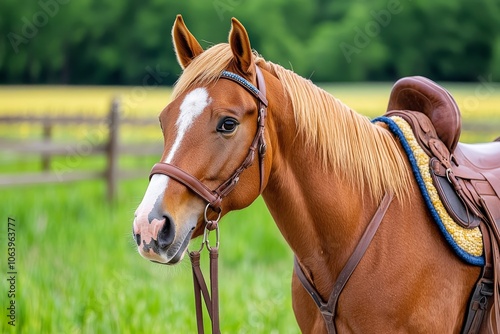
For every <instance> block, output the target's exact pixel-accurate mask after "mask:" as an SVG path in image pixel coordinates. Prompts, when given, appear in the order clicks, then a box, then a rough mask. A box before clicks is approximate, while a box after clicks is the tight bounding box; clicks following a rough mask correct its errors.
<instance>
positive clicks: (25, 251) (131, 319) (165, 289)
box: [0, 84, 500, 334]
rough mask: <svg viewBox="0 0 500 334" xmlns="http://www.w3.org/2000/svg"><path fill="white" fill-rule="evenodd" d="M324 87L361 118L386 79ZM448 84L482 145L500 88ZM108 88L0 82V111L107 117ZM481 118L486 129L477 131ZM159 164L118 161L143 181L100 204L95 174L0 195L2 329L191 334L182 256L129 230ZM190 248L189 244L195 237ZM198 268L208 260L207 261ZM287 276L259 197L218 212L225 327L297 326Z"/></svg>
mask: <svg viewBox="0 0 500 334" xmlns="http://www.w3.org/2000/svg"><path fill="white" fill-rule="evenodd" d="M495 87H496V86H495ZM326 88H327V89H328V90H329V91H331V92H332V93H333V94H334V95H335V96H337V97H339V98H340V99H341V100H343V101H344V102H345V103H346V104H348V105H350V106H352V108H353V109H355V110H358V111H359V112H361V113H363V114H366V115H368V116H369V117H375V116H378V115H380V114H382V113H383V111H384V109H385V105H386V104H387V98H388V96H389V92H390V85H388V84H361V85H329V86H328V87H326ZM449 88H450V90H451V91H452V93H453V94H454V95H455V96H456V98H457V102H458V103H459V105H460V104H462V105H463V108H462V110H463V114H464V123H466V124H475V125H479V126H475V127H471V130H465V131H464V136H463V137H462V140H464V141H468V142H474V141H487V140H492V139H494V138H495V137H496V136H498V135H500V130H499V129H500V111H499V110H498V106H500V89H496V91H495V93H494V94H491V95H490V96H484V94H483V95H477V94H475V93H474V90H475V88H477V86H475V85H451V87H449ZM86 89H87V90H86ZM117 91H119V92H121V94H124V95H125V97H127V96H130V89H128V88H127V89H125V88H109V89H99V88H85V87H79V88H74V89H72V88H70V87H68V88H66V87H49V88H47V87H45V88H42V89H39V90H37V89H36V87H30V88H29V89H25V88H23V87H7V88H6V87H3V88H0V98H1V100H2V104H3V106H2V107H0V114H16V113H17V112H18V111H23V110H26V109H25V108H26V104H25V103H24V102H26V101H29V103H28V104H27V105H28V106H29V105H33V106H34V105H36V110H35V111H36V113H38V114H45V113H47V112H49V113H51V112H52V113H59V112H60V111H61V110H66V108H69V109H67V110H68V111H67V113H69V114H77V113H79V109H78V103H79V102H82V103H84V105H85V104H89V105H88V108H87V109H85V110H87V111H89V110H90V111H89V113H90V114H93V113H94V114H100V115H104V114H105V113H106V108H107V103H108V101H109V98H110V96H112V95H114V94H116V92H117ZM99 94H101V95H99ZM127 94H128V95H127ZM168 94H169V90H157V91H150V92H148V96H147V101H148V103H147V104H146V103H144V104H141V106H140V107H138V108H137V109H134V110H133V111H130V110H129V111H128V113H129V115H132V116H134V117H135V116H137V117H139V116H140V117H156V115H157V114H158V113H159V111H160V110H161V109H162V108H163V105H164V104H165V101H164V100H165V96H167V95H168ZM31 96H38V97H37V99H38V101H36V103H35V102H34V101H33V100H32V99H31V100H30V98H31ZM93 96H97V97H96V98H95V99H94V98H91V97H93ZM149 98H150V99H151V101H150V99H149ZM474 102H478V104H474ZM44 106H45V107H46V108H47V109H44ZM467 106H469V107H471V108H469V109H468V108H467ZM461 107H462V106H461ZM472 107H474V108H472ZM141 108H142V109H141ZM47 110H48V111H47ZM87 111H85V112H87ZM481 124H487V125H488V127H485V129H486V130H485V129H483V128H481ZM99 131H100V130H99V129H95V128H88V127H84V126H77V127H74V128H70V129H68V128H62V127H59V128H55V129H54V137H55V140H57V141H62V142H66V141H74V140H85V139H86V138H87V139H92V140H94V139H95V138H96V137H99V135H100V132H99ZM0 133H1V135H2V136H4V135H7V136H10V137H13V138H21V139H22V138H30V137H31V138H37V137H38V136H39V135H40V133H41V130H40V129H39V128H38V129H37V128H36V127H35V128H33V127H29V126H26V125H22V126H20V127H15V126H14V127H13V126H8V127H5V126H3V127H0ZM121 138H122V140H124V141H125V142H132V143H133V142H137V141H144V144H145V145H147V143H148V142H153V141H155V142H158V141H161V140H162V137H161V133H160V130H159V128H158V127H154V128H147V129H142V130H141V131H138V130H137V129H136V128H134V127H132V126H126V127H123V129H121ZM95 140H97V139H95ZM66 159H68V157H66V156H62V157H55V158H54V160H53V165H54V164H56V163H58V162H60V163H63V164H64V163H65V162H66ZM157 159H158V157H146V158H143V157H141V158H134V157H126V158H122V159H121V161H120V165H121V167H125V166H127V167H134V168H142V169H144V177H143V178H142V179H137V180H132V181H122V182H120V187H119V189H120V191H119V196H118V198H117V199H116V201H115V202H114V203H112V204H110V203H108V202H106V201H105V200H104V199H105V194H106V189H105V183H104V182H102V181H99V180H97V181H86V182H78V183H71V184H51V185H39V186H28V187H10V188H3V189H1V190H0V222H1V224H0V309H1V311H0V333H29V334H31V333H142V332H148V333H193V332H195V331H196V322H195V314H194V301H193V287H192V278H191V271H190V264H189V260H188V259H185V260H184V261H183V262H182V263H181V264H180V265H178V266H175V267H167V266H161V265H158V264H153V263H151V262H148V261H146V260H144V259H143V258H141V257H140V256H139V255H138V253H137V251H136V246H135V244H134V242H133V239H132V236H131V229H132V219H133V213H134V210H135V209H136V207H137V205H138V204H139V202H140V200H141V199H142V196H143V194H144V192H145V189H146V187H147V175H148V172H149V170H150V168H151V166H152V165H153V163H154V162H156V160H157ZM104 164H105V160H104V157H92V158H90V157H86V156H83V159H81V160H80V161H78V162H77V163H75V166H73V167H75V168H78V169H100V168H102V167H103V166H104ZM39 168H40V159H39V157H35V156H32V157H19V156H16V155H15V154H9V155H6V154H4V153H1V152H0V173H10V172H27V171H36V170H39ZM9 217H11V218H14V219H15V221H16V266H17V268H16V269H17V272H18V274H17V282H16V283H17V285H16V298H15V301H16V316H17V318H16V327H14V328H13V327H11V326H9V325H8V323H7V321H8V318H7V317H6V314H7V303H8V301H9V299H8V298H6V296H7V290H8V282H7V280H6V279H7V271H8V270H7V263H6V262H7V256H6V252H7V237H6V232H7V220H8V218H9ZM194 244H195V245H196V246H197V245H198V244H199V241H194ZM203 255H205V256H206V255H207V254H206V253H205V254H203ZM204 260H206V257H204ZM206 265H207V264H206V261H205V262H204V266H205V268H206ZM291 273H292V254H291V251H290V250H289V248H288V246H287V245H286V244H285V242H284V241H283V239H282V237H281V235H280V233H279V231H278V229H277V227H276V226H275V225H274V223H273V221H272V219H271V217H270V215H269V213H268V212H267V209H266V208H265V205H264V203H263V201H262V200H261V199H259V200H257V201H256V202H255V203H254V204H253V205H252V206H251V207H250V208H247V209H245V210H242V211H239V212H234V213H231V214H229V215H228V216H227V217H225V218H224V219H223V221H222V222H221V251H220V286H221V289H220V304H221V327H222V331H223V332H225V333H298V332H299V331H298V328H297V325H296V322H295V318H294V316H293V312H292V307H291V297H290V278H291ZM205 318H207V317H205ZM207 332H210V331H209V330H208V331H207Z"/></svg>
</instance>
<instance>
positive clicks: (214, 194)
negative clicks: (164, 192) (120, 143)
mask: <svg viewBox="0 0 500 334" xmlns="http://www.w3.org/2000/svg"><path fill="white" fill-rule="evenodd" d="M255 71H256V74H257V87H255V86H254V85H252V84H251V83H250V82H249V81H248V80H246V79H245V78H243V77H241V76H239V75H238V74H235V73H232V72H228V71H223V72H222V73H221V75H220V78H221V79H228V80H231V81H234V82H236V83H237V84H239V85H240V86H241V87H243V88H245V89H246V90H247V91H248V92H249V93H251V94H252V95H253V96H255V97H256V98H257V100H258V106H259V109H258V117H257V132H256V133H255V137H254V138H253V140H252V143H251V145H250V147H249V149H248V154H247V156H246V158H245V160H243V162H242V163H241V165H240V166H239V167H238V168H237V169H236V170H235V171H234V173H233V174H232V175H231V176H230V177H229V178H228V179H227V180H226V181H225V182H223V183H222V184H221V185H220V186H218V187H217V188H216V189H215V190H210V189H209V188H208V187H207V186H206V185H204V184H203V183H202V182H201V181H200V180H198V179H197V178H196V177H194V176H193V175H191V174H189V173H187V172H185V171H183V170H182V169H180V168H179V167H177V166H174V165H172V164H169V163H165V162H158V163H156V164H155V165H154V166H153V169H152V170H151V173H150V176H149V179H150V180H151V178H152V177H153V175H155V174H163V175H166V176H169V177H171V178H173V179H175V180H176V181H177V182H180V183H182V184H183V185H184V186H186V187H187V188H189V189H191V190H192V191H193V192H195V193H196V194H197V195H198V196H200V197H201V198H203V199H204V200H205V201H206V202H207V203H208V206H210V207H211V208H212V210H214V211H217V212H220V211H221V203H222V199H223V198H224V197H226V196H227V195H228V194H229V193H230V192H231V191H232V190H233V189H234V187H235V186H236V184H237V183H238V181H239V178H240V174H241V173H242V172H243V171H244V170H245V169H247V168H248V167H250V166H251V165H252V164H253V161H254V159H255V152H256V151H257V152H258V155H259V168H260V190H259V191H260V192H262V189H263V186H264V155H265V153H266V143H265V139H264V126H265V119H266V114H267V99H266V84H265V82H264V76H263V75H262V71H261V70H260V68H259V67H257V66H256V67H255Z"/></svg>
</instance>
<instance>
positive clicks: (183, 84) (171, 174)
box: [133, 15, 271, 264]
mask: <svg viewBox="0 0 500 334" xmlns="http://www.w3.org/2000/svg"><path fill="white" fill-rule="evenodd" d="M172 37H173V44H174V47H175V52H176V55H177V60H178V62H179V65H180V66H181V67H182V69H183V70H184V71H183V74H182V76H181V77H180V78H179V81H178V82H177V84H176V86H175V89H174V91H173V95H172V101H171V103H169V104H168V105H167V106H166V107H165V109H164V110H163V111H162V112H161V114H160V116H159V120H160V126H161V129H162V131H163V136H164V151H163V155H162V157H161V162H160V163H158V164H156V165H155V167H154V168H153V170H152V173H151V177H150V183H149V186H148V188H147V190H146V193H145V195H144V198H143V200H142V202H141V203H140V205H139V207H138V208H137V210H136V212H135V218H134V223H133V235H134V238H135V241H136V243H137V246H138V250H139V253H140V254H141V255H142V256H143V257H145V258H146V259H149V260H151V261H155V262H160V263H165V264H175V263H177V262H179V261H180V260H181V259H182V258H183V256H184V254H185V251H186V249H187V247H188V244H189V241H190V239H191V238H194V237H197V236H199V235H201V234H202V233H203V231H204V228H205V224H204V223H205V222H206V221H213V220H214V219H215V220H217V221H218V219H219V218H220V217H221V216H223V215H224V214H226V213H227V212H229V211H232V210H236V209H241V208H244V207H246V206H248V205H250V204H251V203H252V202H253V201H254V200H255V199H256V198H257V197H258V196H259V194H260V193H261V192H262V190H263V188H264V187H265V183H266V181H267V178H268V176H269V171H266V170H265V168H263V166H264V165H265V162H264V159H266V160H267V159H269V157H270V155H271V150H270V149H267V154H266V157H264V155H263V153H264V151H265V149H266V145H265V142H266V141H267V140H266V138H265V136H267V134H265V133H264V124H265V109H266V107H267V100H266V98H265V96H264V94H265V92H264V93H263V91H264V90H262V91H260V90H259V89H258V88H257V87H258V86H259V83H260V86H261V87H260V88H261V89H262V88H263V87H262V86H264V81H263V75H262V72H261V70H260V69H258V68H257V66H256V63H255V55H254V54H253V53H252V49H251V47H250V42H249V38H248V34H247V32H246V30H245V28H244V27H243V26H242V25H241V23H240V22H239V21H238V20H236V19H234V18H233V19H232V28H231V31H230V34H229V43H228V44H218V45H215V46H213V47H211V48H210V49H208V50H206V51H204V50H203V48H202V47H201V46H200V44H199V43H198V41H197V40H196V38H195V37H194V36H193V35H192V34H191V32H190V31H189V30H188V29H187V27H186V25H185V24H184V21H183V19H182V17H181V16H180V15H179V16H177V19H176V21H175V23H174V26H173V29H172ZM221 78H223V79H229V80H221ZM257 160H259V161H261V162H260V163H259V161H257ZM243 171H244V172H243ZM266 172H267V174H266ZM259 180H260V182H259ZM236 184H237V187H236Z"/></svg>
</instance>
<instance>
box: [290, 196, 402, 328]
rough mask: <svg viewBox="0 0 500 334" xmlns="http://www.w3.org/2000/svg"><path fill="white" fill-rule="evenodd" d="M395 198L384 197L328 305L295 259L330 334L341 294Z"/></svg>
mask: <svg viewBox="0 0 500 334" xmlns="http://www.w3.org/2000/svg"><path fill="white" fill-rule="evenodd" d="M393 197H394V195H393V194H392V193H386V194H385V195H384V198H383V199H382V201H381V202H380V205H379V207H378V209H377V211H376V212H375V215H374V216H373V218H372V220H371V221H370V223H368V226H367V227H366V230H365V232H364V233H363V236H362V237H361V239H360V240H359V242H358V245H357V246H356V248H355V249H354V252H353V253H352V254H351V257H350V258H349V260H348V261H347V263H346V264H345V266H344V268H343V269H342V271H341V272H340V275H339V276H338V278H337V281H336V282H335V284H334V286H333V291H332V293H331V294H330V298H329V299H328V303H325V302H324V301H323V300H322V298H321V295H320V294H319V293H318V291H317V290H316V288H315V287H314V284H313V283H312V282H311V281H310V280H309V279H308V278H307V276H306V275H305V274H304V271H303V269H302V266H301V265H300V263H299V260H298V259H297V257H296V256H295V257H294V268H295V274H296V275H297V277H298V278H299V280H300V282H301V283H302V286H303V287H304V289H306V291H307V292H308V293H309V295H310V296H311V298H312V299H313V301H314V303H316V305H317V306H318V308H319V310H320V312H321V314H322V315H323V319H324V320H325V324H326V328H327V330H328V333H329V334H335V333H336V332H337V331H336V329H335V314H336V311H337V304H338V299H339V297H340V293H341V292H342V290H343V289H344V286H345V285H346V283H347V281H348V280H349V278H350V277H351V275H352V273H353V272H354V270H355V269H356V267H357V265H358V263H359V261H361V258H362V257H363V255H364V254H365V252H366V250H367V249H368V246H369V245H370V243H371V241H372V239H373V237H374V236H375V233H376V232H377V229H378V227H379V226H380V223H381V222H382V219H383V218H384V216H385V213H386V212H387V209H388V208H389V206H390V204H391V202H392V199H393Z"/></svg>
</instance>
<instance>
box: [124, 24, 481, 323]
mask: <svg viewBox="0 0 500 334" xmlns="http://www.w3.org/2000/svg"><path fill="white" fill-rule="evenodd" d="M172 35H173V43H174V46H175V52H176V55H177V59H178V62H179V64H180V66H181V67H182V68H183V70H184V71H183V74H182V75H181V77H180V78H179V80H178V82H177V83H176V86H175V88H174V91H173V96H172V102H171V103H170V104H168V105H167V106H166V108H165V109H164V110H163V111H162V112H161V114H160V117H159V119H160V123H161V128H162V131H163V135H164V145H165V149H164V152H163V156H162V157H161V162H162V163H163V165H165V166H175V168H174V167H169V168H170V173H171V174H172V173H174V172H173V171H172V170H173V169H177V168H178V170H180V171H181V172H179V173H180V174H183V175H184V176H181V177H179V178H176V177H171V176H172V175H171V174H170V176H167V175H169V174H168V173H160V172H157V173H152V177H151V179H150V183H149V186H148V188H147V190H146V193H145V195H144V198H143V200H142V202H141V204H140V205H139V207H138V209H137V211H136V213H135V219H134V224H133V234H134V238H135V239H136V242H137V244H138V251H139V253H140V254H141V255H142V256H143V257H145V258H146V259H149V260H151V261H155V262H159V263H165V264H176V263H178V262H179V261H181V259H182V258H183V256H184V254H185V252H186V249H187V246H188V244H189V241H190V239H192V238H194V237H197V236H199V235H201V234H202V233H203V231H204V227H205V219H204V215H207V212H206V211H205V210H206V209H207V208H209V207H211V208H216V209H218V208H220V209H221V212H220V213H221V215H224V214H226V213H227V212H229V211H231V210H237V209H242V208H245V207H247V206H248V205H250V204H251V203H252V202H253V201H254V200H255V199H256V198H257V197H258V196H259V195H260V194H262V196H263V198H264V200H265V202H266V205H267V207H268V209H269V211H270V212H271V214H272V216H273V218H274V220H275V222H276V224H277V226H278V227H279V229H280V231H281V233H282V234H283V237H284V238H285V240H286V241H287V243H288V244H289V246H290V247H291V249H292V250H293V252H294V254H295V256H296V258H297V261H298V263H300V266H301V268H302V269H303V271H304V273H305V275H306V276H307V278H308V279H309V280H310V281H311V282H312V283H313V284H314V286H315V287H316V289H317V291H318V293H319V295H320V296H319V297H320V298H321V299H323V300H328V298H329V296H330V293H331V292H332V289H333V285H334V282H335V281H336V279H337V278H338V276H339V273H340V272H341V270H342V268H343V267H344V265H345V263H346V262H347V260H348V258H349V257H350V256H351V254H352V253H353V251H354V248H355V247H356V245H357V243H358V241H359V239H360V238H361V235H362V234H363V232H364V231H365V228H366V227H367V225H368V223H369V222H370V220H371V219H372V217H373V216H374V214H375V212H376V211H377V208H379V204H380V202H381V201H382V199H383V198H384V195H385V194H394V197H393V199H392V201H391V202H390V204H389V206H388V208H387V211H386V213H385V215H384V216H383V220H382V221H381V224H380V227H379V229H378V230H377V232H376V234H375V236H374V238H373V240H372V242H371V244H370V245H369V247H368V249H367V251H366V253H365V255H364V256H363V258H362V259H361V261H360V262H359V264H358V266H357V267H356V269H355V271H354V272H353V273H352V276H351V277H350V279H349V281H348V282H347V284H346V285H345V287H344V289H343V290H342V293H341V295H340V297H339V299H338V306H337V309H336V314H335V319H334V326H335V327H336V329H337V331H338V332H339V333H347V332H349V333H350V332H353V333H458V332H460V330H461V328H462V323H463V321H464V314H465V312H466V308H467V305H468V298H469V296H470V294H471V292H472V289H473V287H474V284H475V282H476V279H477V278H478V275H479V273H480V267H476V266H472V265H468V264H466V263H465V262H463V261H462V260H460V259H459V258H458V257H457V256H456V255H455V253H453V251H452V250H451V248H450V247H449V246H448V245H447V244H446V243H445V239H444V238H443V236H442V235H441V234H440V233H439V230H438V228H437V227H436V225H435V223H434V222H433V220H432V217H431V216H430V214H429V212H428V210H427V209H426V206H425V203H424V202H423V198H422V196H421V194H420V192H419V189H418V186H417V184H416V182H415V181H414V179H413V177H412V174H411V170H410V166H409V163H408V162H407V158H406V157H405V155H404V153H403V149H402V147H401V145H400V143H399V142H398V141H397V140H396V139H395V138H394V136H393V135H392V134H391V133H390V132H389V131H388V129H387V128H386V126H384V125H382V124H379V123H375V124H373V123H371V122H370V120H369V119H367V118H366V117H364V116H362V115H360V114H358V113H356V112H355V111H353V110H352V109H350V108H349V107H348V106H346V105H344V104H343V103H342V102H341V101H339V100H338V99H336V98H335V97H333V96H331V95H330V94H328V93H326V92H325V91H323V90H322V89H320V88H318V87H317V86H315V85H314V84H313V83H312V82H311V81H309V80H306V79H303V78H302V77H300V76H298V75H297V74H295V73H293V72H292V71H289V70H287V69H284V68H283V67H281V66H279V65H276V64H273V63H271V62H267V61H265V60H264V59H263V58H262V57H260V56H259V55H257V54H256V53H254V52H252V49H251V47H250V41H249V38H248V35H247V32H246V30H245V28H244V27H243V26H242V25H241V23H239V22H238V21H237V20H236V19H233V20H232V28H231V31H230V34H229V43H221V44H217V45H214V46H212V47H210V48H209V49H207V50H203V48H202V47H201V46H200V44H199V43H198V41H197V40H196V39H195V37H194V36H193V35H192V34H191V33H190V31H189V30H188V29H187V28H186V26H185V24H184V22H183V20H182V18H181V17H180V16H178V17H177V19H176V21H175V24H174V26H173V30H172ZM258 72H259V73H258ZM222 73H225V75H224V76H223V75H222ZM228 73H229V74H228ZM228 76H230V77H232V78H229V79H230V80H225V79H227V78H228ZM258 76H260V77H261V80H263V82H262V83H261V84H260V85H259V83H258V78H257V77H258ZM221 78H224V79H221ZM263 84H265V87H266V91H265V92H259V91H256V87H260V88H262V85H263ZM259 94H260V95H259ZM263 94H265V96H261V95H263ZM264 103H265V104H266V105H267V108H266V109H267V117H265V118H264V116H265V115H263V114H262V113H261V110H262V109H260V108H261V107H266V106H263V104H264ZM260 129H263V132H262V133H261V135H256V133H257V134H259V130H260ZM256 142H258V143H259V145H258V146H257V145H256ZM249 147H252V149H251V150H250V151H249ZM264 147H266V152H265V153H266V154H265V155H263V154H260V153H263V152H260V153H255V155H258V157H259V158H260V160H261V161H260V162H259V161H257V157H255V159H254V160H255V161H253V160H251V161H250V162H253V163H252V164H251V165H250V164H245V163H243V161H246V160H248V159H249V158H248V157H250V158H251V159H253V157H254V154H253V151H263V148H264ZM256 148H257V149H256ZM249 152H250V153H249ZM247 162H248V161H247ZM242 167H243V168H242ZM247 167H248V168H247ZM235 171H237V174H238V175H237V176H236V177H233V176H234V175H235V173H236V172H235ZM165 174H167V175H165ZM186 175H190V176H186ZM186 177H188V178H191V181H188V183H189V182H191V184H198V188H196V186H195V187H194V188H196V189H195V190H193V187H191V188H189V187H187V186H186V181H184V182H180V181H179V179H183V178H184V179H186ZM228 179H232V180H233V181H234V182H231V186H230V188H231V189H229V190H228V191H225V190H224V188H225V187H226V186H224V184H225V183H226V180H228ZM200 184H202V185H203V186H200ZM221 184H222V185H223V186H224V187H221ZM233 186H234V188H233ZM216 188H217V189H223V191H221V192H222V195H220V196H218V195H217V194H216V195H215V196H212V197H210V194H212V195H213V194H215V193H216V192H212V191H211V189H216ZM231 190H232V191H231ZM207 194H208V195H207ZM207 202H208V203H209V205H208V206H207ZM208 214H209V215H213V214H214V213H213V212H209V213H208ZM292 299H293V310H294V312H295V316H296V319H297V322H298V324H299V327H300V329H301V330H302V332H304V333H325V332H326V326H325V321H324V319H323V317H322V315H321V313H320V311H319V310H318V307H317V306H316V304H315V303H314V301H313V299H312V298H311V297H310V295H309V294H308V292H307V291H306V290H305V289H304V287H303V286H302V285H301V283H300V281H299V279H298V277H297V274H296V272H295V271H294V274H293V277H292Z"/></svg>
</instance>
